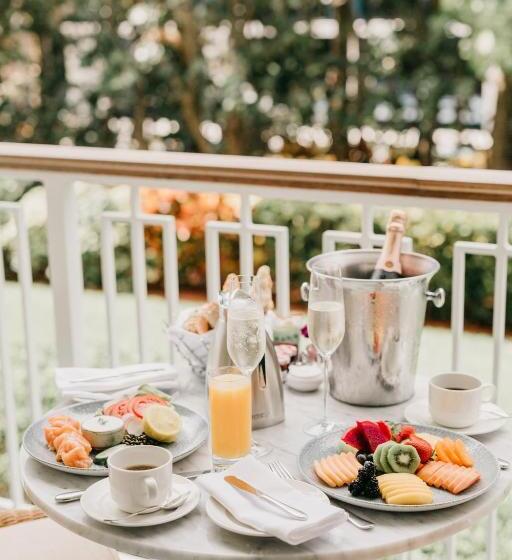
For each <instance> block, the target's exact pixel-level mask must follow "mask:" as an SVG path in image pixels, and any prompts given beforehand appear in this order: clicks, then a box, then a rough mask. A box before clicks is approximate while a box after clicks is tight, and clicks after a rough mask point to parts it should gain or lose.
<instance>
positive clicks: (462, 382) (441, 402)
mask: <svg viewBox="0 0 512 560" xmlns="http://www.w3.org/2000/svg"><path fill="white" fill-rule="evenodd" d="M495 389H496V387H495V386H494V385H493V384H492V383H482V382H481V381H480V379H478V378H477V377H473V376H472V375H468V374H466V373H456V372H454V373H441V374H440V375H436V376H434V377H432V379H431V380H430V385H429V390H428V403H429V408H430V414H431V416H432V419H433V420H434V422H436V423H437V424H440V425H441V426H446V427H447V428H467V427H468V426H471V425H473V424H474V423H475V422H476V421H477V420H478V418H479V417H480V407H481V405H482V403H483V402H488V401H490V400H491V399H492V398H493V396H494V391H495Z"/></svg>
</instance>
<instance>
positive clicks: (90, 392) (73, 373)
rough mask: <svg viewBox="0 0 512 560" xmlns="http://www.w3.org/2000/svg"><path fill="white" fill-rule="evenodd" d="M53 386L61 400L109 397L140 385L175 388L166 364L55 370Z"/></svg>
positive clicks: (173, 373) (173, 375)
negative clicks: (63, 398)
mask: <svg viewBox="0 0 512 560" xmlns="http://www.w3.org/2000/svg"><path fill="white" fill-rule="evenodd" d="M55 383H56V385H57V388H58V390H59V391H60V393H61V395H62V396H63V397H67V398H77V399H86V398H94V395H97V398H104V397H105V396H107V397H108V396H113V394H114V393H117V392H119V391H123V390H128V389H130V390H131V389H136V388H137V387H138V386H139V385H142V384H144V383H151V384H153V385H158V387H161V388H166V389H172V388H175V387H177V385H178V372H177V370H176V368H175V367H174V366H172V365H170V364H168V363H166V362H155V363H146V364H134V365H131V366H122V367H117V368H79V367H71V368H57V370H56V372H55Z"/></svg>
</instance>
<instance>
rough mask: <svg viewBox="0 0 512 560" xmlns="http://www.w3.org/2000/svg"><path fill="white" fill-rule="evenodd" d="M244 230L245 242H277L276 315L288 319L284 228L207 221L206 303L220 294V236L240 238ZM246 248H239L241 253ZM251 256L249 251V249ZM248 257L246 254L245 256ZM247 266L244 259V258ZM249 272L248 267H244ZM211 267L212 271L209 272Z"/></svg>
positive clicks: (286, 231)
mask: <svg viewBox="0 0 512 560" xmlns="http://www.w3.org/2000/svg"><path fill="white" fill-rule="evenodd" d="M244 229H247V230H248V234H246V238H245V239H247V238H249V235H250V241H251V244H252V241H253V236H254V235H258V236H262V237H273V238H274V239H275V242H276V251H275V252H276V273H275V283H276V311H277V313H278V314H279V315H280V316H281V317H287V316H288V315H289V313H290V268H289V260H290V249H289V239H288V228H287V227H286V226H270V225H264V224H253V223H251V224H250V225H248V224H247V222H246V223H245V224H242V223H239V222H220V221H213V220H212V221H210V222H208V223H207V224H206V228H205V249H206V267H207V269H206V286H207V293H208V300H209V301H216V300H217V295H218V293H219V290H220V261H221V259H222V256H221V255H220V250H219V235H220V234H222V233H223V234H236V235H238V236H240V238H241V235H242V232H243V230H244ZM244 247H245V245H244V244H242V243H241V244H240V251H241V252H242V251H243V250H246V249H244ZM250 254H251V255H252V247H251V249H250ZM246 255H247V253H246ZM246 263H247V257H246ZM245 266H246V267H247V268H246V270H248V264H246V265H245ZM210 267H211V268H210ZM240 270H241V271H242V270H243V269H242V256H241V255H240Z"/></svg>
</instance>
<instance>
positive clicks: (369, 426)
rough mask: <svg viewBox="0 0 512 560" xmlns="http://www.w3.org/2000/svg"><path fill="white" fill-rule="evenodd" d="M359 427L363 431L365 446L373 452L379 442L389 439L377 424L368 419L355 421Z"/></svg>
mask: <svg viewBox="0 0 512 560" xmlns="http://www.w3.org/2000/svg"><path fill="white" fill-rule="evenodd" d="M356 424H357V426H358V427H359V429H360V430H361V431H362V432H363V436H364V439H365V440H366V443H367V445H366V448H367V449H369V450H370V451H371V453H374V452H375V450H376V449H377V447H378V446H379V445H380V444H381V443H385V442H386V441H389V438H387V437H386V436H385V435H384V434H383V433H382V432H381V429H380V427H379V425H378V424H376V423H375V422H371V421H370V420H363V421H362V422H356Z"/></svg>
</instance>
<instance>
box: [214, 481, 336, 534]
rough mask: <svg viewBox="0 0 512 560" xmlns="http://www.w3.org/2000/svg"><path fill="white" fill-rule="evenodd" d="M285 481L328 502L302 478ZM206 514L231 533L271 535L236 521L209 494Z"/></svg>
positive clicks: (327, 501)
mask: <svg viewBox="0 0 512 560" xmlns="http://www.w3.org/2000/svg"><path fill="white" fill-rule="evenodd" d="M286 482H287V483H288V484H289V485H290V486H292V487H293V488H295V489H296V490H299V492H303V493H304V494H309V495H312V496H318V498H319V499H320V500H322V501H324V502H326V503H329V498H328V497H327V496H326V495H325V494H324V493H323V492H322V491H321V490H319V489H318V488H315V487H314V486H313V485H312V484H308V483H307V482H303V481H302V480H287V481H286ZM206 514H207V515H208V517H209V518H210V519H211V520H212V521H213V522H214V523H215V525H218V526H219V527H221V528H222V529H226V530H227V531H231V532H232V533H237V534H238V535H245V536H247V537H271V536H272V535H269V534H268V533H264V532H263V531H258V529H253V528H252V527H250V526H249V525H246V524H245V523H242V522H241V521H238V519H236V518H235V517H234V516H233V515H231V513H229V511H228V510H227V509H226V508H225V507H224V506H223V505H222V504H221V503H219V502H218V501H217V500H216V499H215V498H212V497H211V496H210V497H209V498H208V500H207V501H206Z"/></svg>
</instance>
